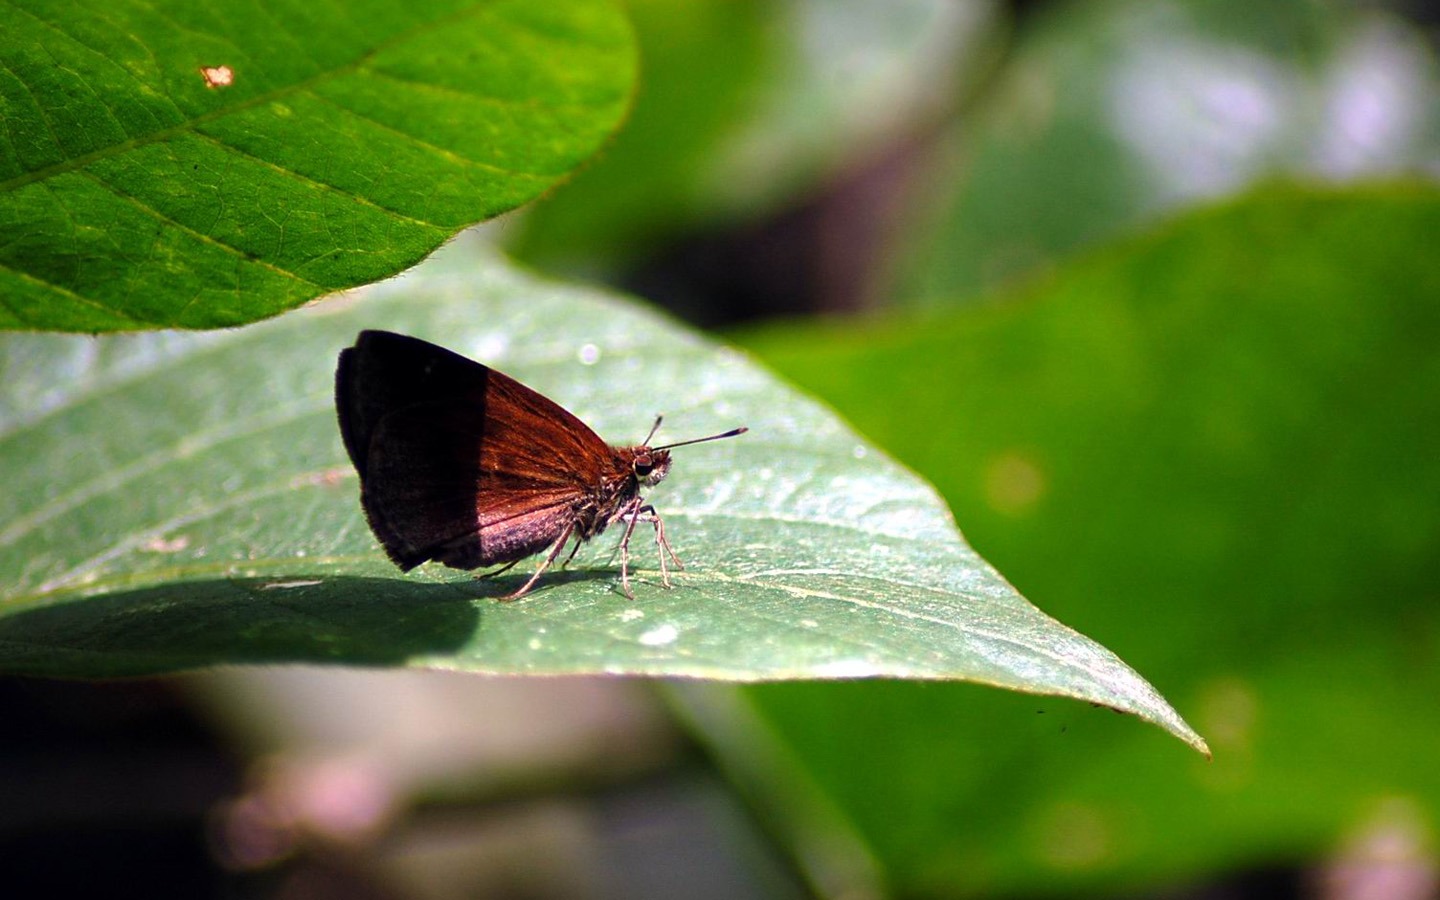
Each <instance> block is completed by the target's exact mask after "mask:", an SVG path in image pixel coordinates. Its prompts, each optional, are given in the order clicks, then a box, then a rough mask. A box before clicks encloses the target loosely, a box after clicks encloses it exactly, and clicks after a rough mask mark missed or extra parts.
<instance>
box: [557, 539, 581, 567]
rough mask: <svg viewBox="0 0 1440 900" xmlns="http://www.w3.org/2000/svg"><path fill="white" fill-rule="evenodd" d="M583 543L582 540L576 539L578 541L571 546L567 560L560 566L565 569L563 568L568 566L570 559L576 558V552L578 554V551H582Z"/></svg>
mask: <svg viewBox="0 0 1440 900" xmlns="http://www.w3.org/2000/svg"><path fill="white" fill-rule="evenodd" d="M581 543H582V542H581V541H576V542H575V546H573V547H571V548H570V555H569V556H567V557H565V561H564V562H563V563H561V564H560V568H562V569H563V568H565V567H566V566H568V565H570V560H572V559H574V558H575V554H577V553H579V552H580V544H581Z"/></svg>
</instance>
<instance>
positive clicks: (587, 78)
mask: <svg viewBox="0 0 1440 900" xmlns="http://www.w3.org/2000/svg"><path fill="white" fill-rule="evenodd" d="M0 33H3V34H4V35H5V40H4V41H3V42H0V328H10V329H56V330H69V331H91V332H98V331H111V330H133V329H140V328H147V327H182V328H208V327H218V326H227V325H235V324H241V323H244V322H249V321H253V320H255V319H259V318H264V317H266V316H270V315H274V314H275V313H278V312H281V311H283V310H286V309H290V308H292V307H294V306H298V305H299V304H301V303H303V302H305V301H306V300H309V299H311V298H314V297H317V296H319V295H321V294H324V293H328V292H330V291H334V290H337V289H340V288H345V287H351V286H354V285H357V284H363V283H367V282H370V281H374V280H377V279H380V278H384V277H386V276H388V275H392V274H394V273H395V272H398V271H400V270H401V269H403V268H405V267H408V266H410V265H412V264H414V263H415V262H417V261H419V260H420V259H421V258H423V257H424V256H425V255H426V254H428V253H429V252H430V251H432V250H433V249H435V247H437V246H438V245H439V244H440V243H441V242H442V241H444V240H446V239H447V238H449V237H450V236H451V235H453V234H454V233H455V232H456V231H458V230H459V229H460V228H462V227H464V226H466V225H469V224H471V223H474V222H477V221H480V220H483V219H487V218H489V217H491V216H494V215H497V214H499V213H501V212H504V211H506V210H509V209H512V208H514V207H516V206H519V205H520V204H522V203H525V202H527V201H529V200H531V199H533V198H534V197H536V196H537V195H539V194H540V193H541V192H543V191H544V190H546V189H547V188H549V187H550V186H551V185H553V184H554V183H556V181H558V180H560V179H562V178H564V177H566V176H567V175H568V173H569V172H570V171H571V170H573V169H574V168H575V167H576V166H578V165H579V164H580V163H581V162H583V161H584V160H585V159H586V158H587V157H588V156H590V154H592V153H593V152H594V151H595V149H596V148H597V147H599V146H600V144H601V143H602V142H603V141H604V140H605V139H606V138H607V137H608V136H609V135H610V134H611V132H612V131H613V130H614V129H615V128H616V127H617V126H618V124H619V123H620V121H621V119H622V118H623V117H624V115H625V113H626V110H627V109H628V105H629V100H630V92H631V88H632V85H633V81H634V78H635V69H636V62H635V54H634V47H633V38H632V35H631V33H630V30H629V26H628V24H627V23H626V21H625V19H624V17H623V16H622V15H621V13H620V12H619V11H618V10H617V9H615V8H614V7H613V6H612V5H611V4H610V3H608V2H604V0H564V2H559V3H544V4H535V3H528V2H521V0H490V2H477V0H446V2H439V3H409V4H401V3H391V2H386V0H359V2H354V3H347V4H342V5H332V6H323V7H317V6H311V5H305V4H299V5H279V6H277V5H274V4H268V3H258V2H251V0H241V2H233V3H224V4H219V5H215V4H210V5H196V4H186V3H180V2H174V0H162V2H159V3H147V2H139V0H117V2H113V3H105V4H58V5H57V4H46V3H38V2H25V0H5V2H3V3H0ZM219 66H224V67H227V68H228V70H229V71H230V73H231V75H232V80H231V83H229V84H228V85H219V86H209V85H207V77H206V75H205V74H204V71H203V70H204V69H205V68H206V67H219Z"/></svg>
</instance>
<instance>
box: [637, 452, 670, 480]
mask: <svg viewBox="0 0 1440 900" xmlns="http://www.w3.org/2000/svg"><path fill="white" fill-rule="evenodd" d="M634 452H635V458H634V460H633V461H632V462H631V463H630V468H631V471H633V472H634V473H635V480H636V481H638V482H640V484H641V486H643V487H654V486H655V485H657V484H659V483H660V482H661V481H662V480H663V479H664V478H665V476H666V475H669V474H670V451H669V450H651V449H650V448H649V447H636V448H635V451H634Z"/></svg>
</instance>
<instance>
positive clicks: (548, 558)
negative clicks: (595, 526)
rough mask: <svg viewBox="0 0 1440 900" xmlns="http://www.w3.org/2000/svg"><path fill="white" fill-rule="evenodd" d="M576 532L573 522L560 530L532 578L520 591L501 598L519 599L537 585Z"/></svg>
mask: <svg viewBox="0 0 1440 900" xmlns="http://www.w3.org/2000/svg"><path fill="white" fill-rule="evenodd" d="M574 533H575V524H574V523H573V522H572V523H570V524H569V525H566V526H565V530H564V531H562V532H560V537H559V538H557V539H556V541H555V543H554V545H553V546H551V547H550V552H549V553H547V554H546V555H545V561H544V562H542V563H540V567H539V568H538V569H536V570H535V574H534V575H531V576H530V580H529V581H527V582H525V583H524V584H522V585H520V589H519V590H518V591H515V592H514V593H512V594H506V595H505V596H503V597H501V598H500V599H501V600H518V599H519V598H521V597H523V596H525V594H526V592H528V591H529V590H530V588H532V587H534V586H535V582H537V581H539V580H540V576H541V575H543V574H544V573H545V570H546V569H548V568H550V564H551V563H553V562H554V561H555V558H556V557H558V556H559V555H560V551H561V550H564V549H565V542H566V541H568V540H570V536H571V535H572V534H574Z"/></svg>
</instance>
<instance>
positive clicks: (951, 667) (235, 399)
mask: <svg viewBox="0 0 1440 900" xmlns="http://www.w3.org/2000/svg"><path fill="white" fill-rule="evenodd" d="M457 252H458V251H457ZM486 262H487V264H486V265H484V266H477V265H476V264H475V263H474V262H473V261H471V262H468V263H466V264H463V265H459V264H456V265H449V266H447V265H433V266H430V267H428V268H426V269H422V270H419V271H420V272H421V274H418V275H415V276H413V277H406V278H402V279H400V280H398V281H396V282H391V283H388V284H386V285H384V286H380V287H376V288H371V289H366V290H365V291H364V293H363V295H362V296H359V297H357V298H355V299H354V300H352V301H349V302H346V301H344V300H339V301H334V302H331V303H328V304H324V305H321V306H318V307H315V308H313V309H311V310H306V311H304V312H301V313H296V314H292V315H291V316H287V317H285V318H284V319H283V320H279V321H275V322H269V323H264V324H262V325H259V326H255V327H252V328H248V329H244V330H242V331H239V332H229V333H224V334H206V335H184V336H177V335H174V334H155V335H142V336H114V337H110V338H105V339H98V340H96V339H87V338H72V337H60V336H41V335H15V336H11V337H8V338H5V339H4V341H3V343H0V348H3V358H4V361H5V371H4V372H3V375H4V384H5V385H6V394H5V399H4V406H3V407H0V465H3V469H4V471H5V473H6V476H5V478H6V483H7V490H6V492H5V494H4V495H3V499H0V522H4V523H5V524H4V526H3V528H0V571H3V572H4V573H5V576H6V577H5V579H4V582H3V584H4V594H3V597H0V668H3V669H4V670H6V671H10V672H24V673H37V674H49V675H116V674H133V673H142V672H159V671H167V670H173V669H179V668H185V667H192V666H202V665H209V664H215V663H230V662H246V661H311V662H317V661H331V662H343V663H407V664H412V665H420V666H431V667H445V668H457V669H466V670H473V671H482V672H503V673H515V672H534V673H595V672H609V673H640V674H654V675H689V676H708V677H717V678H725V679H741V680H753V679H775V678H801V677H813V678H820V677H831V678H855V677H861V676H897V677H914V678H966V679H971V680H976V681H982V682H986V683H989V684H995V685H1001V686H1004V687H1011V688H1017V689H1020V690H1027V691H1035V692H1039V693H1052V694H1061V695H1066V696H1074V697H1080V698H1084V699H1087V700H1092V701H1095V702H1098V703H1104V704H1106V705H1109V706H1114V707H1116V708H1118V709H1124V710H1126V711H1129V712H1133V713H1135V714H1136V715H1138V716H1141V717H1143V718H1146V719H1149V720H1151V721H1154V722H1157V723H1159V724H1161V725H1162V726H1164V727H1166V728H1168V729H1170V730H1171V731H1173V732H1174V733H1176V734H1177V735H1179V736H1181V737H1183V738H1184V739H1186V740H1188V741H1190V742H1192V743H1194V744H1196V745H1197V746H1201V747H1203V744H1202V743H1201V742H1200V740H1199V738H1198V737H1196V736H1195V734H1194V733H1193V732H1192V731H1190V730H1189V729H1188V727H1187V726H1185V724H1184V723H1183V722H1182V721H1181V720H1180V719H1179V718H1178V717H1177V716H1176V715H1175V714H1174V712H1173V711H1172V710H1171V709H1170V708H1169V707H1168V706H1167V705H1166V704H1165V702H1164V700H1162V699H1161V698H1160V696H1159V695H1158V694H1156V693H1155V692H1154V691H1153V690H1152V689H1151V688H1150V687H1149V685H1147V684H1146V683H1145V682H1144V681H1142V680H1141V679H1140V678H1139V677H1138V676H1136V675H1135V674H1134V673H1133V672H1132V671H1130V670H1129V669H1128V668H1127V667H1126V666H1125V665H1124V664H1123V663H1121V662H1120V661H1119V660H1118V659H1116V658H1115V657H1114V656H1113V655H1111V654H1110V653H1108V652H1107V651H1105V650H1104V649H1103V648H1101V647H1099V646H1098V645H1096V644H1094V643H1093V642H1091V641H1089V640H1087V639H1086V638H1084V637H1082V636H1080V635H1078V634H1076V633H1075V632H1073V631H1070V630H1069V629H1067V628H1065V627H1064V626H1062V625H1059V624H1058V623H1056V622H1055V621H1053V620H1051V619H1050V618H1048V617H1046V616H1045V615H1043V614H1042V613H1040V612H1039V611H1038V610H1036V609H1035V608H1034V607H1032V606H1031V605H1030V604H1029V603H1027V602H1026V601H1025V600H1024V599H1023V598H1021V597H1020V595H1018V594H1017V593H1016V592H1015V591H1014V590H1013V589H1012V588H1011V587H1010V586H1009V585H1008V584H1007V583H1006V582H1005V581H1004V580H1003V579H1002V578H1001V577H1000V576H999V575H998V574H996V573H995V571H994V570H993V569H991V568H990V567H989V566H987V565H986V564H985V563H984V562H983V561H982V560H981V559H980V558H979V557H978V556H977V555H976V554H975V553H974V552H973V551H972V550H970V548H969V547H967V546H966V545H965V544H964V542H963V541H962V540H961V539H960V536H959V534H958V532H957V531H956V530H955V526H954V524H953V522H952V520H951V519H950V517H949V515H948V513H947V512H946V510H945V508H944V506H943V504H941V503H940V501H939V499H938V497H936V496H935V494H934V493H933V491H932V490H931V489H930V488H929V487H928V486H926V485H925V484H924V483H923V482H921V481H919V480H918V479H916V478H915V477H914V476H912V475H910V474H909V473H907V472H906V471H905V470H903V469H901V468H900V467H899V466H897V465H896V464H895V463H893V462H891V461H890V460H889V459H887V458H886V457H885V456H884V455H883V454H882V453H880V452H879V451H877V450H876V449H875V448H874V447H872V446H870V445H869V444H867V443H866V442H864V441H863V440H861V439H860V438H859V437H857V436H856V435H855V434H854V433H852V432H851V431H850V430H849V429H848V428H846V427H845V426H844V425H843V424H841V423H840V422H839V421H838V420H837V419H836V418H835V417H834V416H833V415H831V414H830V413H828V412H827V411H825V410H824V409H822V408H821V407H819V406H817V405H816V404H814V403H812V402H810V401H807V400H805V399H803V398H801V397H800V396H798V395H796V394H795V393H793V392H792V391H790V390H789V389H787V388H785V387H784V386H783V385H781V384H780V383H778V382H776V381H775V380H774V379H772V378H771V377H769V376H768V375H766V374H765V373H764V372H763V371H762V370H760V369H759V368H757V367H756V366H754V365H753V364H751V363H750V362H748V361H747V360H746V359H745V358H744V357H743V356H741V355H739V354H737V353H735V352H733V351H730V350H726V349H723V348H718V347H714V346H711V345H709V344H707V343H705V342H704V341H703V340H701V339H699V338H697V337H696V336H694V335H692V334H689V333H687V332H685V331H684V330H682V329H680V328H678V327H676V326H675V325H673V324H672V323H669V322H666V321H664V320H663V319H661V318H659V317H658V316H656V315H654V314H653V313H649V312H646V311H644V310H642V309H638V308H636V307H633V306H631V305H630V304H627V303H625V302H622V301H620V300H618V299H615V298H613V297H609V296H605V295H599V294H595V293H589V292H585V291H581V290H576V289H568V288H561V287H556V286H554V285H549V284H543V283H539V282H536V281H533V280H530V279H528V278H526V277H523V276H521V275H518V274H513V273H511V272H508V271H505V270H503V267H502V266H501V264H500V263H498V262H492V261H488V260H487V261H486ZM365 327H385V328H391V329H396V330H401V331H405V332H409V333H414V334H418V335H421V336H424V337H428V338H431V339H434V340H437V341H441V342H444V343H446V344H449V345H450V346H452V347H455V348H457V349H459V350H461V351H463V352H466V353H469V354H471V355H475V356H480V357H483V358H485V359H487V360H489V361H491V362H494V363H495V364H497V365H498V366H500V367H502V368H503V369H505V370H508V371H510V372H513V373H514V374H515V375H516V376H517V377H519V378H521V379H522V380H525V381H527V382H530V383H532V384H533V385H535V386H536V387H537V388H539V389H541V390H543V391H544V392H546V393H548V394H550V395H552V396H554V397H556V398H557V399H558V400H559V401H560V402H562V403H563V404H565V405H566V406H567V407H569V408H571V409H573V410H575V411H576V412H577V414H579V415H581V416H582V417H583V418H584V419H586V420H587V421H588V422H591V423H593V424H594V425H595V426H596V428H597V430H598V431H599V432H600V433H602V434H605V435H609V436H611V438H612V439H615V440H617V441H633V440H635V439H638V438H640V437H642V436H643V435H644V433H645V430H646V429H647V427H648V426H649V423H650V422H651V419H652V418H653V416H654V414H655V413H656V412H660V411H663V412H665V413H667V414H668V417H667V419H666V423H667V425H666V432H667V434H668V435H670V436H673V437H676V438H683V437H689V436H696V435H701V434H708V433H712V432H714V431H716V430H719V429H721V428H725V427H728V426H732V425H736V424H740V423H744V424H747V425H749V426H750V427H751V429H752V431H751V432H750V433H749V434H747V435H745V436H743V437H740V438H737V439H734V440H730V441H725V442H722V443H715V444H707V445H704V446H699V447H690V448H685V449H683V450H679V451H677V461H676V464H675V471H674V473H673V474H672V475H671V477H670V480H669V481H668V482H667V483H665V484H664V485H662V486H661V487H660V488H658V489H657V490H656V491H655V492H654V493H653V499H654V500H655V502H656V503H657V505H658V508H659V509H660V511H661V512H662V514H664V515H665V516H666V518H667V521H668V523H669V525H668V530H669V534H670V538H671V541H672V543H673V544H674V545H675V546H676V548H677V549H678V551H679V552H680V554H681V555H682V557H683V558H684V559H685V560H686V562H687V564H688V565H687V568H686V569H685V571H683V572H678V573H675V574H674V575H673V576H672V577H673V578H674V581H675V586H674V588H673V589H671V590H665V589H664V588H663V587H661V586H660V585H659V584H658V583H657V581H658V579H657V578H656V575H655V573H654V572H653V571H648V570H647V567H648V566H649V565H652V564H653V563H651V562H650V560H649V559H647V558H646V557H645V556H641V555H637V557H636V564H637V566H639V570H638V573H637V574H638V575H639V584H638V585H637V586H636V588H635V594H636V597H635V600H634V601H630V600H627V599H626V598H625V597H624V595H623V594H621V593H620V591H619V589H618V587H617V585H616V578H615V567H614V565H612V564H610V563H607V562H606V554H607V553H609V552H610V548H609V546H608V545H609V542H608V541H606V542H603V543H604V544H606V545H607V546H602V547H600V548H599V549H595V548H594V547H593V545H592V549H591V550H590V551H589V552H588V553H585V554H582V555H581V557H580V558H579V559H578V561H577V563H576V564H574V565H573V566H572V567H571V568H570V570H569V571H568V572H564V573H555V574H552V575H549V576H547V579H546V581H545V582H544V583H543V585H542V587H541V588H539V589H537V590H535V591H533V592H532V593H531V594H529V595H527V596H526V597H525V598H523V599H521V600H518V601H514V602H509V603H504V602H499V601H498V600H496V599H495V598H496V597H497V596H498V595H500V594H502V593H504V592H506V591H507V590H509V589H513V588H514V587H515V585H516V583H517V580H518V577H523V576H518V577H515V576H505V577H502V578H500V579H497V581H495V582H490V581H478V582H477V581H475V580H474V579H472V578H471V577H470V576H469V575H466V574H462V573H456V572H454V571H451V570H447V569H443V568H439V567H431V568H429V569H428V570H422V571H420V572H419V573H418V574H414V575H411V576H408V577H407V576H402V575H401V574H400V573H399V572H398V571H396V570H395V569H394V568H393V567H392V566H391V565H390V564H389V562H387V561H386V559H385V558H384V556H383V555H382V553H381V552H380V551H379V549H378V547H377V546H376V544H375V542H374V540H373V538H372V537H371V535H370V534H369V531H368V530H367V528H366V527H365V523H364V520H363V518H362V517H361V515H360V512H359V509H358V503H357V496H356V494H357V491H356V480H355V477H354V473H353V471H352V470H351V468H350V466H349V464H348V462H347V461H346V459H345V456H344V452H343V450H342V449H341V446H340V442H339V439H338V434H337V430H336V426H335V422H334V413H333V410H332V403H331V379H332V371H333V365H334V359H335V354H336V352H337V351H338V350H339V349H340V348H341V347H343V346H346V345H347V344H348V343H350V342H351V341H352V340H353V339H354V336H355V333H356V331H357V330H359V329H361V328H365ZM641 543H642V542H637V546H639V545H640V544H641Z"/></svg>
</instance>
